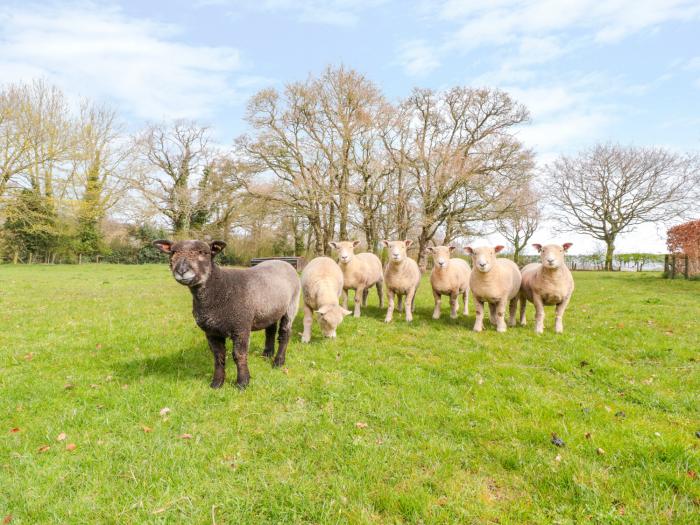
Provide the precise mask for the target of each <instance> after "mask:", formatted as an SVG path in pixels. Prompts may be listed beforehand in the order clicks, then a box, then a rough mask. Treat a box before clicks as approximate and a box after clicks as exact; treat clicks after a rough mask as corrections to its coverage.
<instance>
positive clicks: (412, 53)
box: [399, 40, 440, 76]
mask: <svg viewBox="0 0 700 525" xmlns="http://www.w3.org/2000/svg"><path fill="white" fill-rule="evenodd" d="M399 63H400V64H401V65H402V67H403V68H404V70H405V71H406V73H407V74H409V75H411V76H423V75H427V74H428V73H430V72H431V71H433V70H435V69H437V68H438V67H439V66H440V60H439V59H438V56H437V53H436V50H435V49H434V48H432V47H431V46H430V45H429V44H428V43H427V42H426V41H425V40H411V41H410V42H406V43H404V44H403V45H402V46H401V51H400V53H399Z"/></svg>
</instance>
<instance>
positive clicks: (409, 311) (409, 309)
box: [404, 288, 416, 323]
mask: <svg viewBox="0 0 700 525" xmlns="http://www.w3.org/2000/svg"><path fill="white" fill-rule="evenodd" d="M415 296H416V289H415V288H411V289H410V290H409V291H408V293H407V294H406V304H405V305H404V306H405V307H406V321H407V322H409V323H410V322H411V321H413V298H414V297H415Z"/></svg>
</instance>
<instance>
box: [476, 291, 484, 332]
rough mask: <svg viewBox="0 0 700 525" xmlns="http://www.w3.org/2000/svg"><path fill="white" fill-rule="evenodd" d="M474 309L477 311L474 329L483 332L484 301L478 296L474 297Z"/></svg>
mask: <svg viewBox="0 0 700 525" xmlns="http://www.w3.org/2000/svg"><path fill="white" fill-rule="evenodd" d="M474 311H475V312H476V320H475V321H474V331H475V332H481V331H482V330H483V329H484V303H482V302H481V301H480V300H479V299H477V298H476V297H474Z"/></svg>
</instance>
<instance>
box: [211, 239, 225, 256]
mask: <svg viewBox="0 0 700 525" xmlns="http://www.w3.org/2000/svg"><path fill="white" fill-rule="evenodd" d="M224 248H226V243H225V242H224V241H212V242H210V243H209V249H210V250H211V256H212V257H216V255H217V254H218V253H219V252H221V251H222V250H223V249H224Z"/></svg>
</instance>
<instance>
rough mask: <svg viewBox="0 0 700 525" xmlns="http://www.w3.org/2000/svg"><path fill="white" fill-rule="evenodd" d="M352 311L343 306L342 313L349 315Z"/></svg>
mask: <svg viewBox="0 0 700 525" xmlns="http://www.w3.org/2000/svg"><path fill="white" fill-rule="evenodd" d="M351 313H352V312H351V311H350V310H346V309H345V308H343V315H350V314H351Z"/></svg>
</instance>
